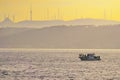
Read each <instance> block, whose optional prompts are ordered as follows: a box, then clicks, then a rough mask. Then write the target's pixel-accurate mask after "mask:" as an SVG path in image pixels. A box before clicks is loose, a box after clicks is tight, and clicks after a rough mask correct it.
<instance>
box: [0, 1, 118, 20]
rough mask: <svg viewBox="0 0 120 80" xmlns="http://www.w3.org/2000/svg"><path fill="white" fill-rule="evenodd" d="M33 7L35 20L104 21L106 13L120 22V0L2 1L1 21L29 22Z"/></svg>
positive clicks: (107, 16)
mask: <svg viewBox="0 0 120 80" xmlns="http://www.w3.org/2000/svg"><path fill="white" fill-rule="evenodd" d="M31 7H32V17H33V20H54V19H59V20H73V19H79V18H97V19H104V12H105V13H106V14H105V15H106V16H105V17H106V18H105V19H107V20H117V21H120V0H0V21H2V20H3V19H4V16H9V17H10V18H11V19H12V17H13V15H14V16H15V21H21V20H29V19H30V8H31Z"/></svg>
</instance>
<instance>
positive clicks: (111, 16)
mask: <svg viewBox="0 0 120 80" xmlns="http://www.w3.org/2000/svg"><path fill="white" fill-rule="evenodd" d="M110 17H111V20H112V9H111V14H110Z"/></svg>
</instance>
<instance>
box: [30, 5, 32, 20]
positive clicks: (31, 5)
mask: <svg viewBox="0 0 120 80" xmlns="http://www.w3.org/2000/svg"><path fill="white" fill-rule="evenodd" d="M30 21H32V5H31V7H30Z"/></svg>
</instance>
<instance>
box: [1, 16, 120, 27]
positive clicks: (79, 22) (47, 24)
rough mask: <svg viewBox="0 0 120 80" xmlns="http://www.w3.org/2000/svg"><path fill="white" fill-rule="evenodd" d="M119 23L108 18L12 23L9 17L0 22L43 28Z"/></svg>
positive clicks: (14, 25)
mask: <svg viewBox="0 0 120 80" xmlns="http://www.w3.org/2000/svg"><path fill="white" fill-rule="evenodd" d="M116 24H120V22H117V21H110V20H102V19H77V20H71V21H63V20H46V21H29V20H25V21H20V22H17V23H13V22H12V21H11V20H10V19H9V18H6V19H5V20H4V21H2V22H0V26H1V27H15V28H16V27H17V28H44V27H50V26H60V25H66V26H70V25H72V26H76V25H94V26H100V25H116Z"/></svg>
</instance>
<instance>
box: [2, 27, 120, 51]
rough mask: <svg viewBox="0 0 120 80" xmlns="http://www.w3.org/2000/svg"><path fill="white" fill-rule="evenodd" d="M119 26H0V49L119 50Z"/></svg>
mask: <svg viewBox="0 0 120 80" xmlns="http://www.w3.org/2000/svg"><path fill="white" fill-rule="evenodd" d="M119 34H120V25H112V26H99V27H96V26H53V27H48V28H42V29H35V28H0V48H77V49H86V48H87V49H89V48H90V49H93V48H96V49H120V45H119V44H120V37H119Z"/></svg>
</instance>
